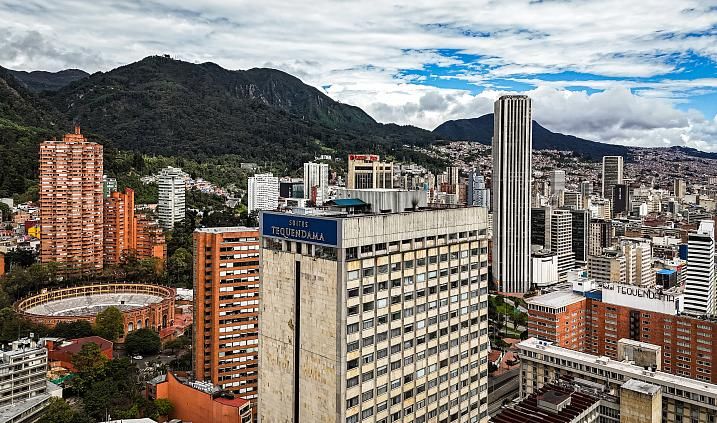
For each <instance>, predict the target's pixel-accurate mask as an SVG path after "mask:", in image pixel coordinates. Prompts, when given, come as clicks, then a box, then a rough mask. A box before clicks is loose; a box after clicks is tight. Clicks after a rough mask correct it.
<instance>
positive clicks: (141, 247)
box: [135, 214, 167, 267]
mask: <svg viewBox="0 0 717 423" xmlns="http://www.w3.org/2000/svg"><path fill="white" fill-rule="evenodd" d="M135 217H136V224H137V231H136V234H137V238H136V243H135V249H136V254H137V258H139V259H145V258H152V257H154V258H156V259H159V265H160V266H161V267H164V263H165V262H166V261H167V241H166V239H165V238H164V232H162V228H161V227H160V226H159V223H157V221H156V220H153V219H150V218H149V217H148V216H147V215H144V214H136V215H135Z"/></svg>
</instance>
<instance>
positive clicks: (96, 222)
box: [39, 126, 103, 274]
mask: <svg viewBox="0 0 717 423" xmlns="http://www.w3.org/2000/svg"><path fill="white" fill-rule="evenodd" d="M102 166H103V158H102V146H101V145H100V144H97V143H94V142H89V141H87V139H86V138H85V137H84V136H83V135H82V134H81V133H80V127H79V126H76V127H75V132H74V133H73V134H66V135H65V136H64V137H63V138H62V141H57V140H50V141H43V142H42V143H41V144H40V192H39V199H40V226H41V232H42V238H41V240H40V261H42V262H43V263H50V262H57V263H60V264H61V265H62V266H63V268H64V269H65V271H66V272H68V273H72V274H79V273H92V272H99V271H101V270H102V263H103V248H102V247H103V245H102V235H103V234H102V231H103V220H102V216H103V208H102V207H103V206H102Z"/></svg>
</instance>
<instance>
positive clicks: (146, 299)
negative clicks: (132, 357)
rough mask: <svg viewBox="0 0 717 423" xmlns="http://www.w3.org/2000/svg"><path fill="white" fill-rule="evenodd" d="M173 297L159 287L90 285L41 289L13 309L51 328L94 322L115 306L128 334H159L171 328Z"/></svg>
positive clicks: (172, 294) (116, 284) (109, 284)
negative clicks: (148, 331) (145, 330)
mask: <svg viewBox="0 0 717 423" xmlns="http://www.w3.org/2000/svg"><path fill="white" fill-rule="evenodd" d="M174 297H175V292H174V289H173V288H169V287H165V286H160V285H151V284H142V283H122V282H120V283H108V284H92V285H83V286H73V287H69V288H62V289H54V290H43V292H40V293H39V294H35V295H31V296H29V297H27V298H24V299H22V300H20V301H18V302H17V303H15V310H16V311H17V312H18V313H19V314H21V315H22V316H24V317H25V318H27V319H29V320H31V321H33V322H36V323H41V324H43V325H46V326H50V327H54V326H55V325H56V324H57V323H59V322H72V321H76V320H86V321H88V322H90V323H94V322H95V317H96V316H97V314H98V313H99V312H101V311H103V310H105V309H107V308H108V307H117V308H118V309H119V310H120V311H121V312H122V316H123V318H124V335H127V334H128V333H129V332H132V331H134V330H137V329H141V328H150V329H153V330H155V331H157V332H159V331H161V330H162V329H164V328H167V327H170V326H172V325H174ZM122 338H124V336H123V337H122ZM122 340H123V339H120V340H119V341H120V342H121V341H122Z"/></svg>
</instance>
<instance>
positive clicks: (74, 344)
mask: <svg viewBox="0 0 717 423" xmlns="http://www.w3.org/2000/svg"><path fill="white" fill-rule="evenodd" d="M69 342H71V344H69V345H58V346H56V347H55V349H54V350H53V351H61V352H68V353H70V354H77V353H78V352H80V350H81V349H82V346H83V345H85V344H87V343H89V342H93V343H95V344H97V346H98V347H100V350H106V349H108V348H109V349H112V342H110V341H108V340H106V339H105V338H101V337H99V336H86V337H84V338H77V339H71V340H70V341H69Z"/></svg>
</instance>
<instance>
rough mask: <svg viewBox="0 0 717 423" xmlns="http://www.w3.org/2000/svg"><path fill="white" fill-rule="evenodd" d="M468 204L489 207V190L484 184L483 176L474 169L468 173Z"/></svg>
mask: <svg viewBox="0 0 717 423" xmlns="http://www.w3.org/2000/svg"><path fill="white" fill-rule="evenodd" d="M467 203H468V205H469V206H478V207H485V208H490V190H489V189H488V188H486V186H485V178H484V177H483V175H481V174H480V172H478V171H477V170H476V169H473V170H472V171H471V172H470V173H468V198H467Z"/></svg>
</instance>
